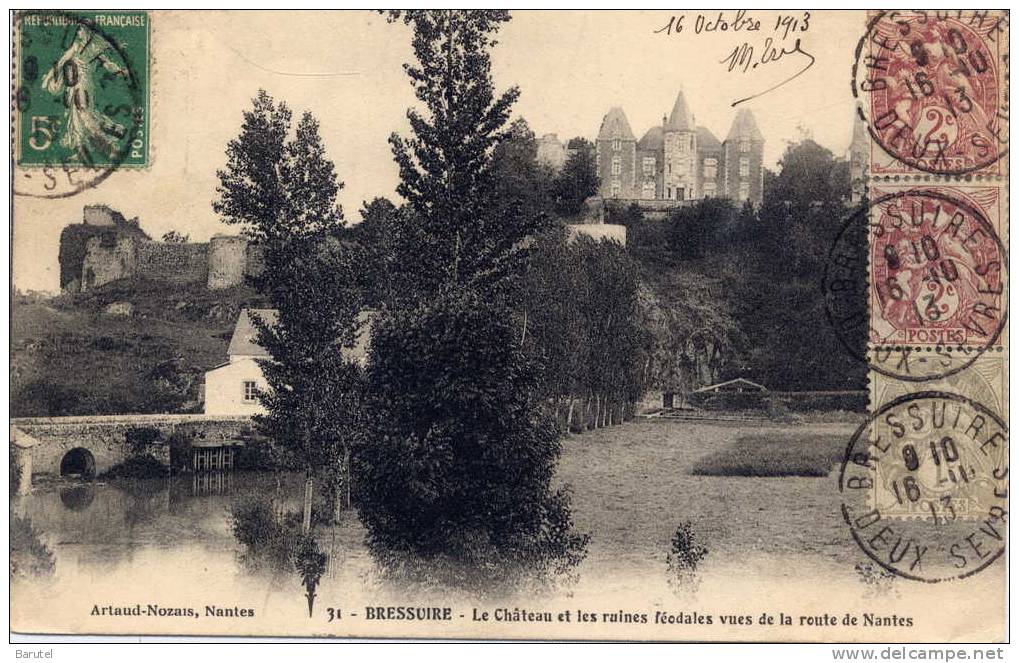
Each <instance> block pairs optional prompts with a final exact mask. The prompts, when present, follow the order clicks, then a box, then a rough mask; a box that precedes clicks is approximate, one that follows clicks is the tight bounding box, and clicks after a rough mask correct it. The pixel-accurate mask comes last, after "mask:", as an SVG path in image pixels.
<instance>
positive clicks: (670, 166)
mask: <svg viewBox="0 0 1019 663" xmlns="http://www.w3.org/2000/svg"><path fill="white" fill-rule="evenodd" d="M671 174H672V162H671V161H670V162H669V175H671Z"/></svg>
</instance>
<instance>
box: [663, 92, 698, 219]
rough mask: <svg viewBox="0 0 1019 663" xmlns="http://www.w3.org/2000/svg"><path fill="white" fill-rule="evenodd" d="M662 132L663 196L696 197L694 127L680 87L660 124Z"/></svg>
mask: <svg viewBox="0 0 1019 663" xmlns="http://www.w3.org/2000/svg"><path fill="white" fill-rule="evenodd" d="M662 132H663V134H664V155H663V159H664V164H663V167H664V172H663V185H664V198H665V200H690V199H693V198H699V197H700V193H699V191H698V187H697V131H696V130H695V129H694V126H693V124H692V123H691V121H690V109H689V108H688V107H687V105H686V97H684V96H683V91H682V90H680V91H679V94H678V95H676V102H675V103H674V104H673V105H672V113H670V114H669V119H668V120H667V121H666V122H665V125H664V126H663V127H662Z"/></svg>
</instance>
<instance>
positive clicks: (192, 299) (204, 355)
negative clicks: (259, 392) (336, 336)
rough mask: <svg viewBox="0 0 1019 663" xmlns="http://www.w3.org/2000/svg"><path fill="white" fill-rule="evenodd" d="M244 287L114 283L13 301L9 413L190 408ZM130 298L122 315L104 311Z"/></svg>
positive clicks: (218, 357)
mask: <svg viewBox="0 0 1019 663" xmlns="http://www.w3.org/2000/svg"><path fill="white" fill-rule="evenodd" d="M254 299H255V298H254V295H253V293H252V292H251V291H250V290H248V289H246V288H234V289H230V290H222V291H209V290H207V289H206V288H205V286H204V284H194V285H176V286H174V285H167V284H163V283H153V282H145V281H121V282H115V283H111V284H109V285H108V286H106V287H104V288H101V289H98V290H96V291H94V292H87V293H81V294H77V295H73V296H72V295H63V296H61V297H57V298H54V299H50V300H47V301H30V300H26V301H15V303H14V306H13V309H12V314H11V414H12V415H14V416H16V417H19V416H58V415H87V414H122V413H150V412H193V411H197V410H198V409H199V408H200V388H201V386H202V383H203V379H204V371H206V370H208V369H209V368H212V367H213V366H216V365H217V364H220V363H222V362H224V361H225V360H226V348H227V344H228V342H229V339H230V333H231V331H232V330H233V327H234V324H235V322H236V321H237V315H238V313H239V311H240V309H241V307H243V306H247V305H249V303H250V302H252V301H254ZM112 303H126V304H129V305H131V307H132V312H131V315H125V316H115V315H110V314H108V313H106V312H105V310H104V309H105V307H106V306H107V305H109V304H112Z"/></svg>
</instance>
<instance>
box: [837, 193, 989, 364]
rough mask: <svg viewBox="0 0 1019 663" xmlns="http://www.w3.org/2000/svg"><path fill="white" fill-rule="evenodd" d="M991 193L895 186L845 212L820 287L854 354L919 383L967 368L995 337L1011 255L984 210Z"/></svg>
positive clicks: (844, 342) (845, 343)
mask: <svg viewBox="0 0 1019 663" xmlns="http://www.w3.org/2000/svg"><path fill="white" fill-rule="evenodd" d="M996 195H997V193H996V190H995V189H994V188H993V187H988V188H986V189H985V190H980V189H974V190H968V191H966V192H965V193H964V192H962V191H959V190H956V189H953V188H949V187H924V188H922V189H907V190H900V191H894V192H892V193H887V194H884V195H879V196H878V197H877V198H876V199H875V200H873V201H871V202H870V203H869V204H868V205H865V206H861V208H859V209H858V210H857V211H856V212H855V213H854V214H853V215H852V216H851V217H850V218H849V220H848V221H847V222H846V223H845V224H844V225H843V227H842V229H841V230H840V232H839V234H838V236H837V237H836V240H835V242H834V244H833V246H832V249H831V251H830V252H829V254H828V260H827V263H826V265H825V273H824V277H823V282H822V289H823V292H824V298H825V308H826V312H827V315H828V320H829V322H830V324H831V325H832V327H833V328H834V330H835V332H836V335H837V337H838V338H839V340H840V341H841V342H842V345H843V347H845V348H846V349H847V351H848V352H849V353H850V354H851V355H852V356H854V357H856V358H858V359H860V360H861V361H864V362H866V363H867V365H868V367H869V368H871V369H872V370H874V371H877V372H879V373H881V374H883V375H887V376H889V377H893V378H896V379H899V380H906V381H913V382H920V381H925V380H931V379H937V378H944V377H947V376H949V375H953V374H955V373H958V372H959V371H962V370H964V369H965V368H966V367H968V366H970V365H971V364H972V363H973V362H974V361H976V359H977V357H979V356H980V355H981V354H982V353H984V352H986V351H987V350H988V349H989V348H991V347H992V346H993V345H994V344H995V343H996V342H997V340H998V338H999V337H1000V335H1001V333H1002V330H1003V329H1004V327H1005V324H1006V321H1007V319H1008V290H1007V283H1008V277H1007V272H1008V255H1007V252H1006V250H1005V248H1004V246H1003V245H1002V243H1001V239H1000V238H999V237H998V234H997V233H996V232H995V229H994V227H993V225H992V224H991V223H990V221H989V220H988V219H987V217H986V216H985V214H984V213H983V212H982V211H981V207H982V206H984V205H986V206H989V207H992V206H996V205H997V200H996V199H994V198H993V197H994V196H996ZM981 196H983V197H984V198H986V200H979V198H980V197H981ZM868 270H869V273H868Z"/></svg>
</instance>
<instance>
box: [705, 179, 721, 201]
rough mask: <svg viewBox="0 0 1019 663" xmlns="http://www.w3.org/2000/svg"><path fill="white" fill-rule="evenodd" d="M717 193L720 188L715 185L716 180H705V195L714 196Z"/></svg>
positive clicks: (707, 196)
mask: <svg viewBox="0 0 1019 663" xmlns="http://www.w3.org/2000/svg"><path fill="white" fill-rule="evenodd" d="M717 194H718V188H717V187H716V186H715V183H714V182H705V183H704V197H705V198H714V197H715V196H716V195H717Z"/></svg>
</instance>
